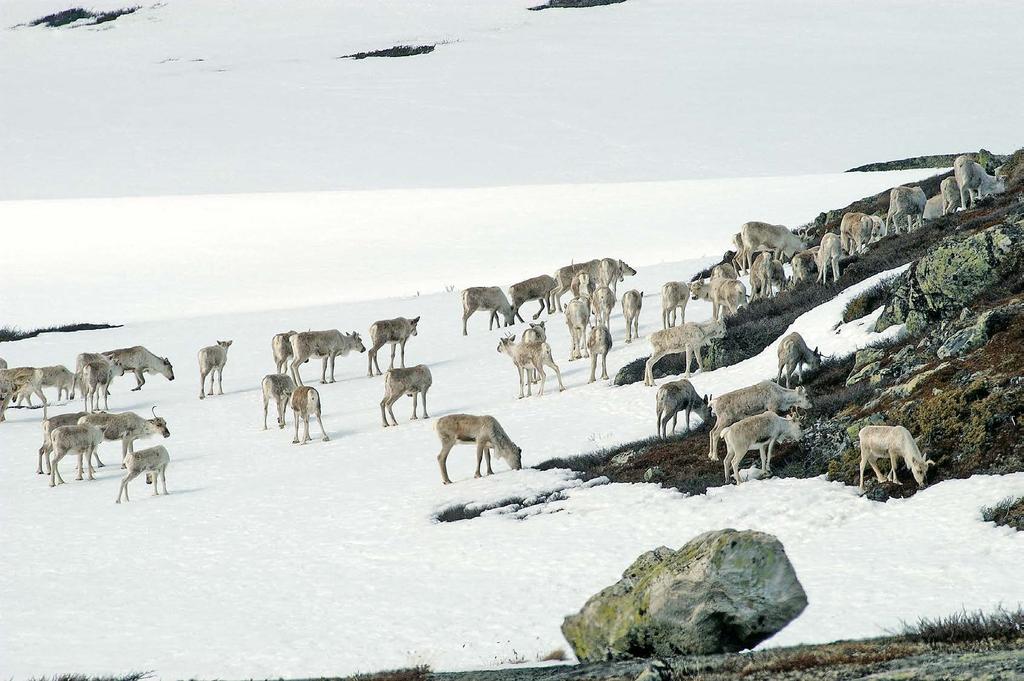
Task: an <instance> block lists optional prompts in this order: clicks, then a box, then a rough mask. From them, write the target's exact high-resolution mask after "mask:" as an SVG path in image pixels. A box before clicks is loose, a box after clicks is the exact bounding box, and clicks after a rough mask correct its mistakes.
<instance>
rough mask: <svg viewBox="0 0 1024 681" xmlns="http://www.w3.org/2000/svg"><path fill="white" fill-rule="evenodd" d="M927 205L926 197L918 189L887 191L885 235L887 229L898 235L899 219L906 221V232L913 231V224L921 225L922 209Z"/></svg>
mask: <svg viewBox="0 0 1024 681" xmlns="http://www.w3.org/2000/svg"><path fill="white" fill-rule="evenodd" d="M927 203H928V197H927V196H925V193H924V190H923V189H921V188H920V187H893V188H892V189H891V190H890V191H889V212H888V213H887V214H886V216H885V233H886V234H888V233H889V228H890V227H892V228H893V229H895V230H896V234H899V233H900V222H901V218H904V217H905V218H906V219H907V231H908V232H910V231H913V229H914V223H917V226H918V227H920V226H921V225H922V218H923V217H924V208H925V205H926V204H927Z"/></svg>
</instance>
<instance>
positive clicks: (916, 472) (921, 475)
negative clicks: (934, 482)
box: [910, 452, 935, 488]
mask: <svg viewBox="0 0 1024 681" xmlns="http://www.w3.org/2000/svg"><path fill="white" fill-rule="evenodd" d="M934 465H935V462H934V461H932V460H931V459H929V458H928V454H927V453H925V452H921V458H920V459H917V458H915V459H914V460H912V461H911V462H910V473H911V474H912V475H913V476H914V481H915V482H916V483H917V486H918V487H920V488H924V487H927V486H928V479H927V478H928V469H929V468H931V467H932V466H934Z"/></svg>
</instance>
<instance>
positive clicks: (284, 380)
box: [261, 374, 295, 430]
mask: <svg viewBox="0 0 1024 681" xmlns="http://www.w3.org/2000/svg"><path fill="white" fill-rule="evenodd" d="M261 387H262V388H263V430H266V429H267V411H268V410H269V408H270V401H271V400H273V401H274V404H276V405H277V427H278V428H284V427H285V425H286V421H287V418H286V416H285V415H286V413H287V405H288V401H289V400H290V399H291V398H292V393H293V392H295V381H293V380H292V378H291V376H286V375H285V374H267V375H266V376H264V377H263V381H262V382H261Z"/></svg>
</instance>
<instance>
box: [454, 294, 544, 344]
mask: <svg viewBox="0 0 1024 681" xmlns="http://www.w3.org/2000/svg"><path fill="white" fill-rule="evenodd" d="M559 309H561V307H559ZM477 310H484V311H485V312H490V313H491V316H490V321H489V323H488V325H487V329H488V330H491V329H493V328H494V325H495V324H496V323H498V313H499V312H500V313H501V315H502V316H503V317H504V318H505V326H512V325H513V324H515V323H516V315H515V311H513V309H512V305H511V303H509V302H508V298H506V297H505V292H504V291H502V290H501V289H500V288H498V287H497V286H472V287H470V288H467V289H465V290H463V291H462V335H463V336H468V335H469V332H468V331H466V321H467V320H469V318H470V317H471V316H472V315H473V313H474V312H476V311H477Z"/></svg>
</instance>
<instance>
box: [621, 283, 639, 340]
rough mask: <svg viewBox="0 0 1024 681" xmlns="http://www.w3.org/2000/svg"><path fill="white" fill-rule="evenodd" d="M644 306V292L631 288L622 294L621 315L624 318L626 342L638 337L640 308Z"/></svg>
mask: <svg viewBox="0 0 1024 681" xmlns="http://www.w3.org/2000/svg"><path fill="white" fill-rule="evenodd" d="M643 306H644V292H643V291H637V290H636V289H631V290H629V291H626V292H625V293H623V294H622V316H623V317H624V318H625V320H626V342H627V343H632V342H633V338H634V337H636V338H639V337H640V309H641V308H642V307H643Z"/></svg>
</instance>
